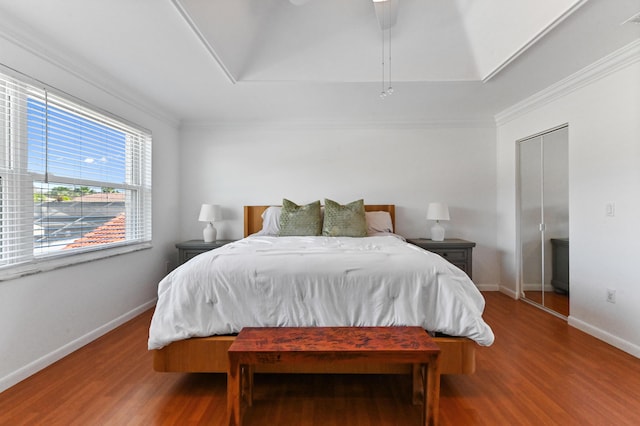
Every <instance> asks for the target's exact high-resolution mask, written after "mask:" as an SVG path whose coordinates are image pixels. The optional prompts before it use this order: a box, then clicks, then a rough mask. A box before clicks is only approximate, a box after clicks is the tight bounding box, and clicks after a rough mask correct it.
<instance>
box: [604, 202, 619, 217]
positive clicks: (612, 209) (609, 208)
mask: <svg viewBox="0 0 640 426" xmlns="http://www.w3.org/2000/svg"><path fill="white" fill-rule="evenodd" d="M605 214H606V215H607V216H612V217H613V216H615V215H616V203H607V204H605Z"/></svg>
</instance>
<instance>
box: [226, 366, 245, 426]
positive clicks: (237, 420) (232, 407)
mask: <svg viewBox="0 0 640 426" xmlns="http://www.w3.org/2000/svg"><path fill="white" fill-rule="evenodd" d="M241 380H242V372H241V367H240V363H239V362H238V360H237V359H231V357H229V370H228V371H227V416H228V420H229V422H228V424H229V426H240V425H241V424H242V413H241V411H240V409H241V406H240V405H241V404H240V402H241V400H242V394H241V391H242V389H241Z"/></svg>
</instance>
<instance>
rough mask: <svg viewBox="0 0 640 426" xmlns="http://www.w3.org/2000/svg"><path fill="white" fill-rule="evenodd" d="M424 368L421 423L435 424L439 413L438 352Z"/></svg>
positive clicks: (434, 425) (433, 425)
mask: <svg viewBox="0 0 640 426" xmlns="http://www.w3.org/2000/svg"><path fill="white" fill-rule="evenodd" d="M426 370H427V371H426V373H427V374H426V375H427V377H425V379H426V380H425V383H424V407H423V420H424V422H423V423H424V425H425V426H437V424H438V417H439V415H440V354H437V355H434V356H432V357H431V361H430V362H429V364H428V365H427V366H426Z"/></svg>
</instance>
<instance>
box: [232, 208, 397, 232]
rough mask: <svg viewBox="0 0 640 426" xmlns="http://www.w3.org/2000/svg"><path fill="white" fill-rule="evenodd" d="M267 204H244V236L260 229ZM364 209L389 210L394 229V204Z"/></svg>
mask: <svg viewBox="0 0 640 426" xmlns="http://www.w3.org/2000/svg"><path fill="white" fill-rule="evenodd" d="M268 207H269V206H244V236H245V237H248V236H249V235H251V234H255V233H256V232H258V231H259V230H261V229H262V213H263V212H264V211H265V210H266V209H267V208H268ZM364 210H365V211H368V212H389V214H390V215H391V223H392V224H393V229H396V206H395V204H371V205H365V206H364Z"/></svg>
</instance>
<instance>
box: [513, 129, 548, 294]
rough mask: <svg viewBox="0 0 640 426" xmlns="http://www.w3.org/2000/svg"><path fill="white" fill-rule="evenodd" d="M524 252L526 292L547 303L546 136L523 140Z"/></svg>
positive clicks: (522, 277)
mask: <svg viewBox="0 0 640 426" xmlns="http://www.w3.org/2000/svg"><path fill="white" fill-rule="evenodd" d="M519 144H520V252H521V283H522V290H523V295H524V296H525V298H527V299H529V300H533V301H535V302H537V303H540V304H542V303H543V300H542V298H543V295H544V291H543V282H544V277H543V271H544V265H543V252H544V245H543V244H542V242H543V236H542V233H541V230H540V225H541V223H542V222H543V217H542V215H543V208H542V199H543V197H542V182H543V180H542V171H543V167H542V137H536V138H531V139H527V140H524V141H520V143H519Z"/></svg>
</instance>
